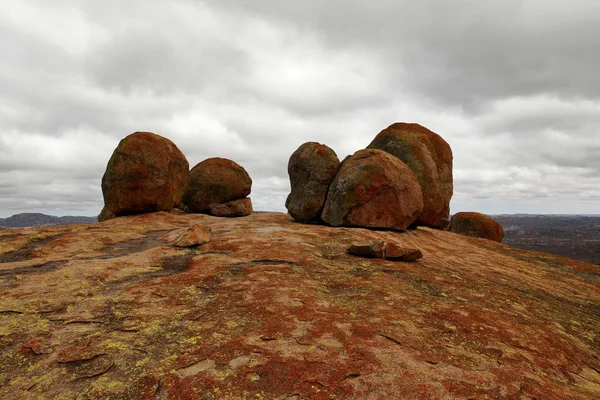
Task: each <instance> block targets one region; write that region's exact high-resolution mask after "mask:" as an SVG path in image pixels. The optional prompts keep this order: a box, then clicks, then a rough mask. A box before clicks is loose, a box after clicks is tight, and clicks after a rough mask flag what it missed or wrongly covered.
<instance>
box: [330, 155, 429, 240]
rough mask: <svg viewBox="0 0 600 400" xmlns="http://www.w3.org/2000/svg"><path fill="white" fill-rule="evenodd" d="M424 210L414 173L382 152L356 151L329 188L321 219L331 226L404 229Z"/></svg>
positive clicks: (342, 166) (419, 188) (343, 164)
mask: <svg viewBox="0 0 600 400" xmlns="http://www.w3.org/2000/svg"><path fill="white" fill-rule="evenodd" d="M422 210H423V193H422V191H421V187H420V186H419V182H417V178H416V177H415V174H414V173H413V172H412V171H411V169H410V168H409V167H408V166H407V165H406V164H404V163H403V162H402V161H400V160H399V159H398V158H396V157H394V156H392V155H390V154H388V153H386V152H385V151H382V150H377V149H367V150H359V151H357V152H356V153H354V154H353V155H352V156H351V157H350V158H348V159H347V160H345V161H344V163H342V165H341V167H340V169H339V171H338V173H337V175H336V176H335V178H334V179H333V181H332V182H331V184H330V185H329V191H328V193H327V199H326V201H325V207H324V208H323V213H322V214H321V218H322V219H323V221H325V222H326V223H327V224H329V225H332V226H359V227H364V228H387V229H394V230H405V229H407V228H408V227H409V226H410V225H411V224H412V223H413V222H414V221H415V219H416V218H417V216H418V215H419V214H420V213H421V211H422Z"/></svg>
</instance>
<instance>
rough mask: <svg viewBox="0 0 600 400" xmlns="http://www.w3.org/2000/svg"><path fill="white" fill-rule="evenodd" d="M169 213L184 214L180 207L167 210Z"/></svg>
mask: <svg viewBox="0 0 600 400" xmlns="http://www.w3.org/2000/svg"><path fill="white" fill-rule="evenodd" d="M169 214H173V215H183V214H185V212H184V211H183V210H182V209H180V208H174V209H172V210H171V211H169Z"/></svg>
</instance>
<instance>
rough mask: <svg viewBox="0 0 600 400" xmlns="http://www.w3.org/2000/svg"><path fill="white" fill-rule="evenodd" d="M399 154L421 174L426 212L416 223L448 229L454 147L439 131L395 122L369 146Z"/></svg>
mask: <svg viewBox="0 0 600 400" xmlns="http://www.w3.org/2000/svg"><path fill="white" fill-rule="evenodd" d="M367 148H368V149H380V150H384V151H386V152H388V153H389V154H392V155H393V156H396V157H398V158H399V159H400V160H402V161H403V162H404V163H406V164H407V165H408V166H409V167H410V168H411V169H412V170H413V172H414V173H415V175H416V176H417V180H418V181H419V184H420V185H421V189H422V191H423V203H424V207H423V211H422V213H421V214H420V215H419V216H418V218H417V221H416V225H425V226H429V227H432V228H440V229H443V228H446V227H447V226H448V216H449V213H450V198H451V197H452V191H453V182H452V150H451V149H450V146H449V145H448V143H446V141H445V140H444V139H442V138H441V137H440V136H439V135H438V134H436V133H434V132H432V131H430V130H429V129H427V128H425V127H423V126H421V125H419V124H409V123H395V124H393V125H390V126H389V127H388V128H386V129H384V130H383V131H381V132H380V133H379V134H378V135H377V136H376V137H375V139H373V141H372V142H371V144H369V146H367Z"/></svg>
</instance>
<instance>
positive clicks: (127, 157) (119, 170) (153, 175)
mask: <svg viewBox="0 0 600 400" xmlns="http://www.w3.org/2000/svg"><path fill="white" fill-rule="evenodd" d="M188 174H189V164H188V162H187V160H186V158H185V156H184V155H183V153H181V151H180V150H179V149H178V148H177V146H175V144H174V143H173V142H171V141H170V140H169V139H166V138H164V137H162V136H159V135H156V134H154V133H150V132H135V133H132V134H131V135H129V136H127V137H125V138H124V139H123V140H121V142H120V143H119V145H118V146H117V148H116V149H115V151H114V153H113V155H112V157H111V158H110V160H109V161H108V165H107V166H106V172H105V173H104V176H103V177H102V194H103V196H104V210H103V212H102V213H101V215H100V218H102V219H105V218H110V217H112V216H113V215H114V216H121V215H128V214H137V213H145V212H154V211H168V210H170V209H172V208H174V207H178V206H179V205H180V204H181V199H182V196H183V194H184V193H185V189H186V186H187V180H188Z"/></svg>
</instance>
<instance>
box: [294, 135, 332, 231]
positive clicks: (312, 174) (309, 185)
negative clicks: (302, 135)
mask: <svg viewBox="0 0 600 400" xmlns="http://www.w3.org/2000/svg"><path fill="white" fill-rule="evenodd" d="M339 166H340V160H339V159H338V157H337V155H336V154H335V152H334V151H333V150H332V149H330V148H329V147H327V146H326V145H324V144H320V143H316V142H307V143H304V144H303V145H301V146H300V147H299V148H298V149H297V150H296V151H295V152H294V153H293V154H292V156H291V157H290V160H289V162H288V174H289V176H290V184H291V192H290V194H289V196H288V198H287V200H286V202H285V207H286V208H287V210H288V213H289V214H290V215H291V216H292V218H294V219H295V220H296V221H299V222H305V223H306V222H318V221H319V219H320V216H321V211H322V210H323V206H324V204H325V198H326V196H327V189H328V188H329V184H330V183H331V181H332V180H333V178H334V177H335V174H336V173H337V171H338V168H339Z"/></svg>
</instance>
